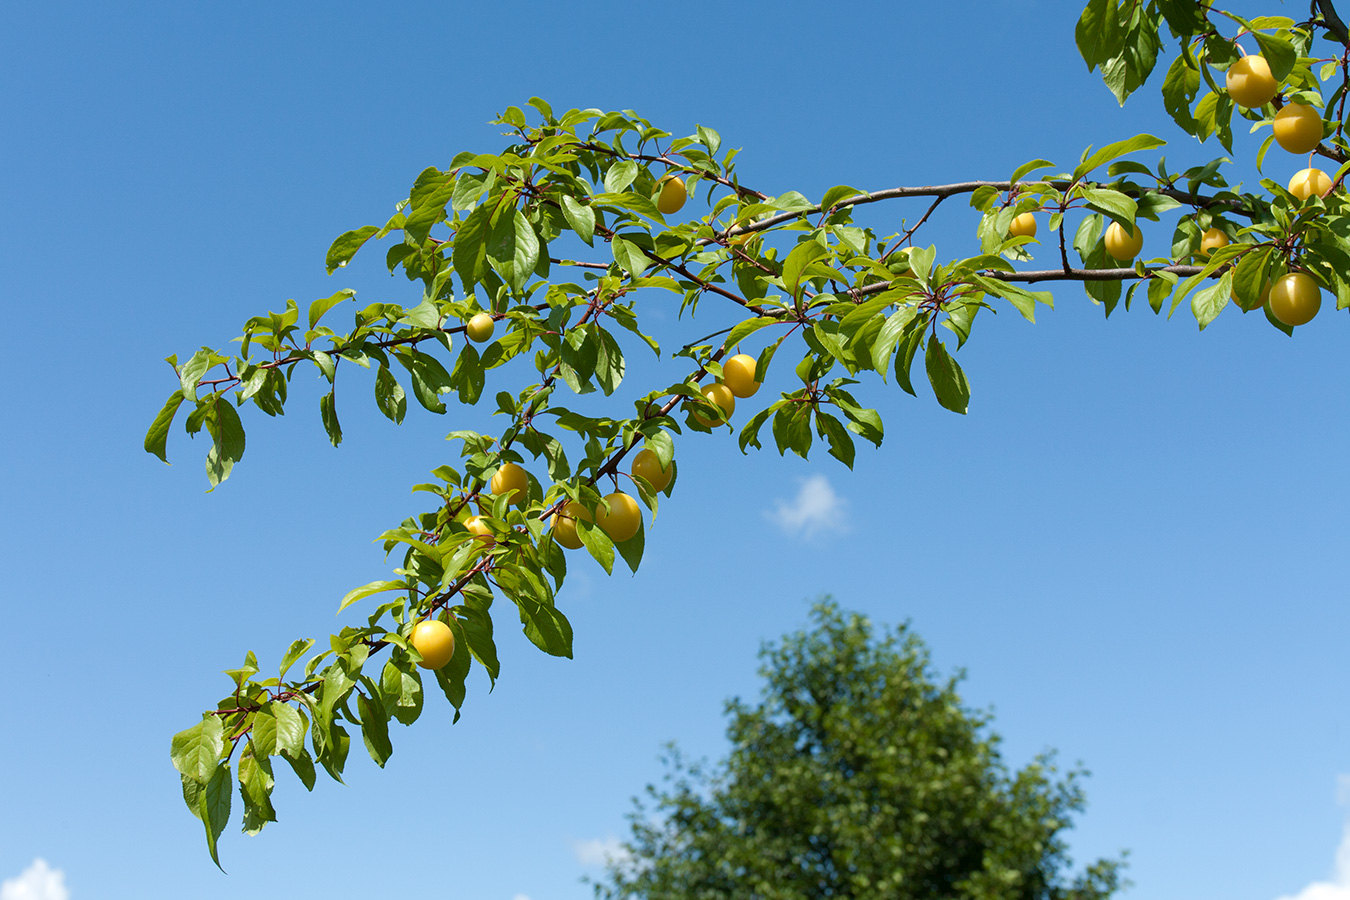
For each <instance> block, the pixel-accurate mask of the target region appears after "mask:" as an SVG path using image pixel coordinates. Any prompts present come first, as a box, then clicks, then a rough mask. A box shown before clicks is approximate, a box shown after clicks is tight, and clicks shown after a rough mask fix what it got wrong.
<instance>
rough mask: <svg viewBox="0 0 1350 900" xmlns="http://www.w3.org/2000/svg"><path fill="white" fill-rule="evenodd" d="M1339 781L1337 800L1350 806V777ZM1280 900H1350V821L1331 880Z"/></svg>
mask: <svg viewBox="0 0 1350 900" xmlns="http://www.w3.org/2000/svg"><path fill="white" fill-rule="evenodd" d="M1337 781H1338V785H1337V787H1338V791H1337V794H1338V797H1337V799H1338V800H1339V801H1340V802H1341V804H1342V805H1346V804H1350V776H1347V775H1342V776H1340V778H1339V779H1337ZM1280 900H1350V821H1347V822H1346V823H1345V827H1344V828H1343V829H1342V832H1341V845H1340V846H1339V847H1337V848H1336V864H1335V867H1334V869H1333V871H1332V876H1331V880H1330V881H1314V882H1313V883H1312V884H1310V885H1308V886H1307V887H1305V888H1304V889H1303V890H1301V891H1299V892H1298V893H1297V894H1287V895H1285V896H1283V897H1281V898H1280Z"/></svg>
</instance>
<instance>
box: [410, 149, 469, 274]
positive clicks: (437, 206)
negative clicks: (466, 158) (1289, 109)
mask: <svg viewBox="0 0 1350 900" xmlns="http://www.w3.org/2000/svg"><path fill="white" fill-rule="evenodd" d="M454 193H455V176H453V175H450V174H448V173H444V172H440V171H437V170H436V169H434V168H430V169H425V170H424V171H423V172H422V174H421V175H419V176H417V183H416V184H415V185H414V186H413V194H412V199H413V203H412V210H411V212H409V213H408V218H407V220H406V221H405V222H404V223H403V233H404V234H406V235H408V236H410V237H412V238H413V240H415V241H417V242H418V243H421V242H422V241H425V240H426V239H427V235H428V234H429V233H430V232H431V226H433V225H435V224H436V223H437V222H439V221H441V220H442V219H444V218H445V204H446V203H447V202H448V201H449V200H450V198H451V197H452V196H453V195H454ZM456 268H458V266H457V267H456Z"/></svg>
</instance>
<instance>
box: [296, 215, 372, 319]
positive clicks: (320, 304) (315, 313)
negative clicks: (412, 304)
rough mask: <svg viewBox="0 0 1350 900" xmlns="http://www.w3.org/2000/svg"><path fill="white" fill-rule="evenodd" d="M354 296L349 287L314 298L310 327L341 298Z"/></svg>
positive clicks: (310, 306) (311, 305)
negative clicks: (327, 295) (329, 294)
mask: <svg viewBox="0 0 1350 900" xmlns="http://www.w3.org/2000/svg"><path fill="white" fill-rule="evenodd" d="M366 227H367V228H369V227H371V226H369V225H368V226H366ZM329 252H330V253H331V252H332V251H329ZM329 271H330V272H331V271H332V270H331V269H330V270H329ZM355 296H356V291H354V290H351V289H350V288H344V289H343V290H340V291H338V292H337V293H336V294H334V295H333V296H331V297H324V298H323V299H322V300H315V301H314V302H313V303H311V304H310V305H309V327H310V329H311V330H312V329H313V328H314V326H315V325H318V324H319V320H320V319H322V318H323V316H324V313H326V312H328V311H329V310H330V309H332V308H333V307H335V306H337V305H338V304H339V303H341V302H342V301H343V300H348V299H350V298H352V297H355Z"/></svg>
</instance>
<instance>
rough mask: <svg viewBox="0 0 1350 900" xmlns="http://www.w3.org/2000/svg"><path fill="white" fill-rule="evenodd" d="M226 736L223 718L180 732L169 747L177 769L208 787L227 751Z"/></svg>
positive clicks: (201, 723)
mask: <svg viewBox="0 0 1350 900" xmlns="http://www.w3.org/2000/svg"><path fill="white" fill-rule="evenodd" d="M223 734H224V726H223V725H222V723H221V721H220V717H219V716H213V715H208V716H206V717H205V718H203V719H202V720H201V721H200V722H198V723H197V724H196V725H193V726H192V727H191V728H186V729H184V730H182V731H180V732H178V733H177V734H175V735H174V736H173V740H172V741H171V742H170V745H169V748H170V749H169V755H170V756H171V757H172V759H173V767H174V768H175V769H177V770H178V771H179V772H181V773H182V774H183V775H185V776H186V777H188V778H191V779H194V780H195V781H198V782H200V783H202V784H205V783H206V782H207V781H209V780H210V779H211V777H212V774H213V773H214V772H215V771H216V763H217V762H218V761H219V760H220V755H221V754H222V753H223V752H224V750H225V738H224V736H223Z"/></svg>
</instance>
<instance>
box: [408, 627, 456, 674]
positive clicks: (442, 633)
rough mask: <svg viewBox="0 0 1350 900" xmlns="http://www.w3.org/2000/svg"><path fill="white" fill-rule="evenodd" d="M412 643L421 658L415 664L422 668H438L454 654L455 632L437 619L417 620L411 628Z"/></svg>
mask: <svg viewBox="0 0 1350 900" xmlns="http://www.w3.org/2000/svg"><path fill="white" fill-rule="evenodd" d="M412 645H413V646H414V647H416V648H417V652H418V653H420V654H422V658H421V659H420V660H418V661H417V664H418V665H419V666H421V667H422V668H424V669H439V668H441V667H442V666H444V665H445V664H446V663H448V662H449V661H450V657H452V656H454V655H455V633H454V632H453V631H451V630H450V626H449V625H447V624H445V623H444V622H442V621H440V620H439V619H427V620H426V621H425V622H418V623H417V627H416V628H414V629H413V633H412Z"/></svg>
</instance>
